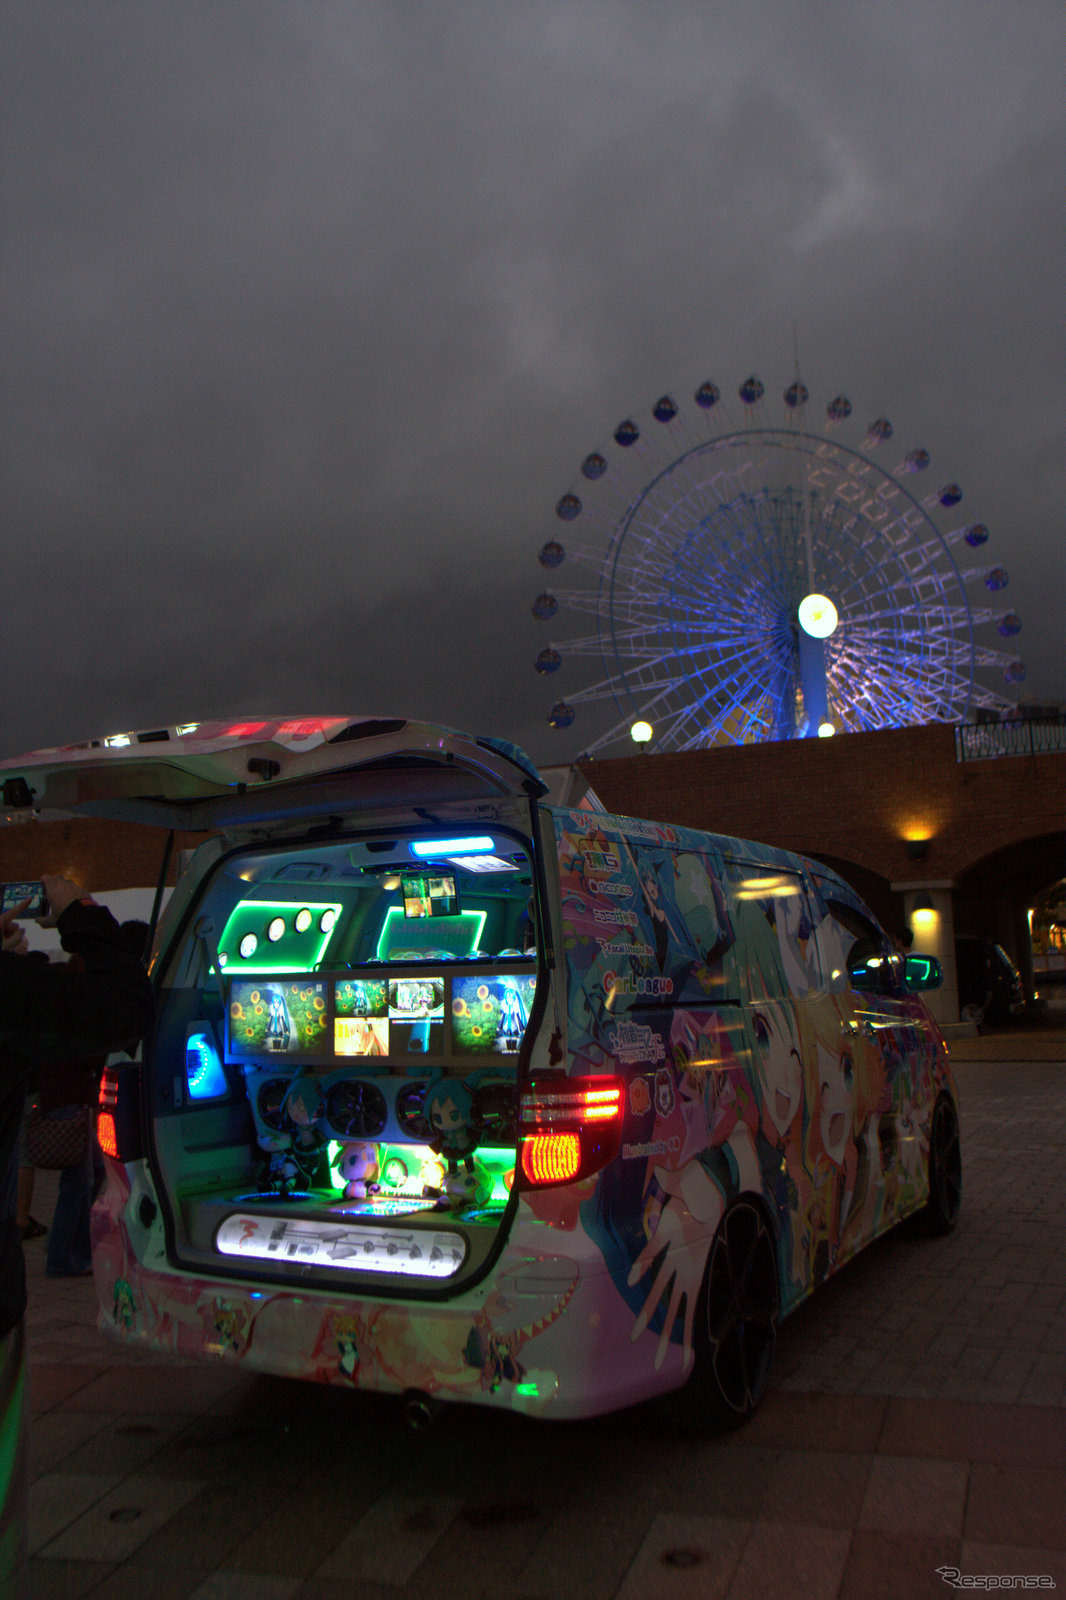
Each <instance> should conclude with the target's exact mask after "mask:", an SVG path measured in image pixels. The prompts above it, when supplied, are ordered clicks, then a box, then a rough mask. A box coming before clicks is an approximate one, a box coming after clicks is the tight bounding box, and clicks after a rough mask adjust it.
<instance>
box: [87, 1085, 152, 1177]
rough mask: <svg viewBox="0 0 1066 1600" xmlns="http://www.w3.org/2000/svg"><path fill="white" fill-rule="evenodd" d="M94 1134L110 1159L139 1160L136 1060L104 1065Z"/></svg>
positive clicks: (141, 1152) (139, 1131)
mask: <svg viewBox="0 0 1066 1600" xmlns="http://www.w3.org/2000/svg"><path fill="white" fill-rule="evenodd" d="M96 1137H97V1138H98V1139H99V1141H100V1148H101V1150H102V1151H103V1152H104V1155H105V1156H110V1157H111V1158H112V1160H114V1161H139V1160H140V1159H141V1157H142V1156H143V1155H144V1139H143V1137H142V1134H141V1069H140V1066H139V1065H138V1064H137V1063H136V1062H133V1061H131V1062H128V1063H126V1062H124V1063H122V1064H121V1065H120V1066H109V1067H105V1068H104V1076H103V1078H102V1079H101V1082H100V1112H99V1115H98V1117H97V1119H96Z"/></svg>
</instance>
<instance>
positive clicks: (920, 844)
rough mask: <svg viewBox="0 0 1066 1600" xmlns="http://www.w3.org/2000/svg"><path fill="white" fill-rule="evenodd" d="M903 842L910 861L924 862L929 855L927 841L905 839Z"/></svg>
mask: <svg viewBox="0 0 1066 1600" xmlns="http://www.w3.org/2000/svg"><path fill="white" fill-rule="evenodd" d="M903 842H904V844H905V845H906V848H907V854H908V855H909V856H910V858H911V860H912V861H924V860H925V858H926V856H927V855H928V854H929V840H928V839H905V840H904V841H903Z"/></svg>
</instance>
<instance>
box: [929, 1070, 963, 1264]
mask: <svg viewBox="0 0 1066 1600" xmlns="http://www.w3.org/2000/svg"><path fill="white" fill-rule="evenodd" d="M961 1204H962V1148H961V1145H960V1142H959V1118H958V1113H957V1112H956V1110H955V1105H954V1102H953V1101H952V1100H950V1099H949V1098H948V1097H947V1095H942V1096H941V1097H940V1099H939V1100H938V1101H937V1103H936V1105H935V1107H934V1108H933V1121H932V1125H931V1127H930V1129H929V1199H928V1200H927V1201H926V1203H925V1210H924V1211H923V1213H922V1220H923V1222H924V1224H925V1231H926V1232H927V1233H931V1234H944V1233H950V1232H951V1230H952V1228H954V1226H955V1224H956V1222H957V1221H958V1220H959V1208H960V1206H961Z"/></svg>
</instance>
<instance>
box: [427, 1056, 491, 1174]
mask: <svg viewBox="0 0 1066 1600" xmlns="http://www.w3.org/2000/svg"><path fill="white" fill-rule="evenodd" d="M422 1112H423V1116H424V1117H425V1119H426V1121H427V1122H428V1123H429V1126H430V1129H431V1130H432V1134H431V1137H430V1138H429V1139H427V1141H426V1143H427V1144H428V1145H429V1147H430V1149H431V1150H433V1151H435V1152H436V1153H437V1154H438V1155H440V1156H443V1158H444V1160H445V1161H446V1162H447V1164H448V1171H447V1173H446V1175H445V1178H444V1184H443V1189H444V1193H445V1194H446V1195H448V1196H450V1197H451V1198H452V1199H454V1200H459V1201H462V1200H472V1199H474V1198H475V1187H476V1180H475V1177H474V1151H475V1150H476V1149H477V1147H478V1145H479V1144H480V1142H481V1130H480V1128H479V1127H478V1124H477V1114H476V1112H475V1109H474V1095H473V1090H472V1088H471V1085H470V1083H469V1082H467V1081H464V1080H463V1079H462V1078H449V1077H447V1076H446V1075H445V1074H443V1073H442V1074H440V1075H439V1076H438V1077H436V1078H433V1079H431V1080H430V1082H429V1083H428V1084H427V1085H426V1094H425V1099H424V1101H423V1103H422ZM460 1163H462V1167H463V1171H462V1172H460V1170H459V1166H460Z"/></svg>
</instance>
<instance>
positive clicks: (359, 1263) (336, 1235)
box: [215, 1212, 466, 1278]
mask: <svg viewBox="0 0 1066 1600" xmlns="http://www.w3.org/2000/svg"><path fill="white" fill-rule="evenodd" d="M215 1248H216V1249H217V1250H218V1251H219V1253H220V1254H221V1255H224V1256H239V1257H243V1258H244V1259H245V1260H250V1261H295V1262H298V1263H299V1264H300V1265H301V1266H316V1267H336V1268H340V1269H341V1270H342V1271H346V1272H392V1273H399V1274H402V1275H403V1276H404V1277H407V1278H451V1277H453V1276H454V1275H455V1273H457V1272H458V1271H459V1268H460V1267H461V1266H462V1264H463V1257H464V1255H465V1254H466V1247H465V1244H464V1241H463V1238H462V1235H461V1234H458V1233H448V1232H445V1231H442V1230H437V1231H435V1232H430V1231H429V1230H428V1229H427V1230H426V1231H425V1232H421V1231H415V1230H414V1229H405V1228H368V1227H366V1226H363V1227H359V1226H357V1225H355V1224H351V1223H344V1222H318V1221H313V1220H312V1219H310V1218H306V1219H300V1218H297V1217H277V1216H274V1217H255V1216H249V1215H248V1214H247V1213H246V1212H236V1213H235V1214H234V1215H233V1216H231V1217H227V1218H226V1220H225V1222H223V1224H222V1226H221V1227H220V1228H219V1230H218V1233H217V1234H216V1236H215Z"/></svg>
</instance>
